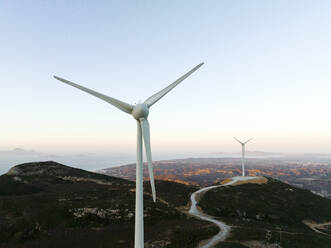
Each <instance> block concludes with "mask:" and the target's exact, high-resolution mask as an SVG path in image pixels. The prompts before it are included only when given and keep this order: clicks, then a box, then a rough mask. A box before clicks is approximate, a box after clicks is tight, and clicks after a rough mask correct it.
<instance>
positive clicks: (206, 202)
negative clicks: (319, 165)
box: [199, 178, 331, 248]
mask: <svg viewBox="0 0 331 248" xmlns="http://www.w3.org/2000/svg"><path fill="white" fill-rule="evenodd" d="M199 206H200V208H201V209H202V210H203V211H204V212H205V213H207V214H209V215H211V216H215V217H216V218H219V219H221V220H223V221H225V222H226V223H227V224H230V225H232V226H233V229H232V232H231V236H230V238H229V239H228V240H227V241H226V242H224V243H221V244H219V247H279V246H280V247H288V248H296V247H298V248H299V247H300V248H302V247H310V248H313V247H319V248H323V247H325V248H327V247H331V235H330V234H328V232H330V231H329V230H330V227H331V226H330V224H331V223H330V221H331V200H330V199H327V198H323V197H320V196H318V195H315V194H313V193H311V192H310V191H308V190H304V189H299V188H295V187H293V186H290V185H288V184H285V183H283V182H280V181H278V180H275V179H272V178H268V182H267V183H264V184H254V183H250V184H240V185H236V186H223V187H218V188H215V189H212V190H210V191H208V192H206V193H205V194H204V195H203V196H202V197H201V198H200V202H199ZM317 223H329V225H325V226H324V227H323V228H322V229H318V230H317V231H316V229H315V230H313V229H312V228H311V227H312V225H311V224H313V225H317ZM317 226H318V225H317ZM328 228H329V229H328Z"/></svg>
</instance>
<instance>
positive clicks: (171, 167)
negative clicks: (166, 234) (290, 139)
mask: <svg viewBox="0 0 331 248" xmlns="http://www.w3.org/2000/svg"><path fill="white" fill-rule="evenodd" d="M153 164H154V173H155V178H156V179H159V180H167V181H173V182H178V183H184V184H188V185H197V186H206V185H211V184H215V183H218V182H220V181H222V180H223V179H225V178H229V177H233V176H238V175H240V173H241V161H240V159H239V158H188V159H175V160H166V161H157V162H153ZM99 172H101V173H104V174H107V175H111V176H115V177H120V178H124V179H128V180H132V181H134V180H135V164H129V165H124V166H120V167H113V168H109V169H103V170H100V171H99ZM246 173H247V175H249V176H267V177H273V178H276V179H279V180H281V181H283V182H286V183H289V184H291V185H293V186H295V187H299V188H305V189H309V190H311V191H312V192H313V193H315V194H318V195H321V196H323V197H328V198H331V163H330V158H325V159H323V158H322V159H318V160H317V159H316V158H313V157H309V156H304V157H300V158H299V157H292V158H289V157H284V158H266V159H261V158H259V159H253V158H249V159H247V161H246ZM144 178H145V180H148V171H147V167H146V166H145V169H144Z"/></svg>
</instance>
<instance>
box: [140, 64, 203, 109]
mask: <svg viewBox="0 0 331 248" xmlns="http://www.w3.org/2000/svg"><path fill="white" fill-rule="evenodd" d="M202 65H203V63H201V64H199V65H197V66H196V67H194V68H193V69H192V70H190V71H189V72H188V73H186V74H185V75H183V76H181V77H180V78H178V79H177V80H176V81H175V82H173V83H172V84H170V85H169V86H168V87H166V88H164V89H163V90H161V91H159V92H157V93H156V94H154V95H152V96H151V97H149V98H147V99H146V101H145V103H146V104H147V106H148V107H151V106H152V105H153V104H154V103H156V102H157V101H158V100H160V99H161V98H162V97H163V96H164V95H166V94H167V93H168V92H169V91H170V90H172V89H173V88H175V87H176V86H177V85H178V84H179V83H180V82H182V81H183V80H184V79H186V78H187V77H188V76H190V75H191V74H192V73H193V72H195V71H196V70H198V69H199V68H200V67H201V66H202Z"/></svg>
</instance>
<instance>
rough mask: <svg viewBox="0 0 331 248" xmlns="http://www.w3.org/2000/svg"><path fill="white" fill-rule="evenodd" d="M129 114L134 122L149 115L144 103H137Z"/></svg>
mask: <svg viewBox="0 0 331 248" xmlns="http://www.w3.org/2000/svg"><path fill="white" fill-rule="evenodd" d="M131 114H132V115H133V118H135V119H136V120H140V119H141V118H145V119H146V118H147V116H148V114H149V109H148V107H147V105H146V104H145V103H138V104H136V105H135V106H134V107H133V110H132V112H131Z"/></svg>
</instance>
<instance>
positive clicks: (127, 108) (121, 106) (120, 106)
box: [54, 76, 133, 114]
mask: <svg viewBox="0 0 331 248" xmlns="http://www.w3.org/2000/svg"><path fill="white" fill-rule="evenodd" d="M54 78H55V79H57V80H59V81H61V82H63V83H65V84H68V85H70V86H73V87H75V88H77V89H80V90H82V91H85V92H86V93H89V94H91V95H93V96H95V97H97V98H100V99H101V100H104V101H106V102H108V103H110V104H111V105H113V106H115V107H116V108H118V109H120V110H122V111H124V112H125V113H128V114H131V112H132V109H133V106H132V105H130V104H128V103H125V102H122V101H120V100H117V99H115V98H112V97H110V96H106V95H104V94H101V93H99V92H96V91H94V90H91V89H88V88H85V87H83V86H80V85H78V84H75V83H73V82H70V81H68V80H65V79H63V78H60V77H57V76H54Z"/></svg>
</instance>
